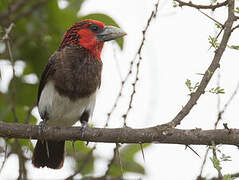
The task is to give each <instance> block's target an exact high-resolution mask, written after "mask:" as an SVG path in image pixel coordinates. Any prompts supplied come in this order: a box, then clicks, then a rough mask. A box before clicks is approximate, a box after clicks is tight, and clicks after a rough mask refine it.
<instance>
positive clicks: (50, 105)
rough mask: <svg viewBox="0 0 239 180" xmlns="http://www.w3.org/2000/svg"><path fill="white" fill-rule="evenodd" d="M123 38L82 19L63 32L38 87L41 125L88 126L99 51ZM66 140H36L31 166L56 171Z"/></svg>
mask: <svg viewBox="0 0 239 180" xmlns="http://www.w3.org/2000/svg"><path fill="white" fill-rule="evenodd" d="M124 35H126V33H125V32H124V31H122V30H121V29H120V28H117V27H114V26H105V25H104V24H103V23H102V22H99V21H95V20H83V21H80V22H78V23H76V24H74V25H72V26H71V27H70V28H69V29H68V30H67V32H66V33H65V35H64V37H63V40H62V42H61V44H60V46H59V48H58V50H57V51H56V52H55V53H54V54H53V55H52V56H51V57H50V58H49V61H48V63H47V65H46V67H45V69H44V71H43V73H42V76H41V80H40V85H39V88H38V97H37V106H38V110H39V113H40V116H41V119H42V120H43V121H42V125H43V126H44V127H45V126H72V125H74V124H75V123H76V122H77V121H80V122H81V123H82V125H85V124H87V123H88V120H89V118H90V117H91V116H92V113H93V111H94V106H95V101H96V95H97V91H98V89H99V87H100V84H101V70H102V61H101V58H100V56H101V51H102V48H103V45H104V42H106V41H110V40H114V39H117V38H120V37H122V36H124ZM64 149H65V141H64V140H63V141H57V140H38V141H37V144H36V147H35V149H34V153H33V158H32V163H33V165H34V166H35V167H38V168H39V167H45V166H46V167H48V168H52V169H59V168H61V167H62V166H63V163H64V152H65V150H64Z"/></svg>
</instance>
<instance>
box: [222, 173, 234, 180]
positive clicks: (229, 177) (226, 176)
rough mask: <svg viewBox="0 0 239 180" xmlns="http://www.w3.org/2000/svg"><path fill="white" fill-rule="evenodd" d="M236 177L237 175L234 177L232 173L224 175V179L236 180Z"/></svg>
mask: <svg viewBox="0 0 239 180" xmlns="http://www.w3.org/2000/svg"><path fill="white" fill-rule="evenodd" d="M234 179H236V178H235V177H232V176H231V175H230V174H225V175H224V176H223V180H234Z"/></svg>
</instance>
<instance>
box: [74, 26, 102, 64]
mask: <svg viewBox="0 0 239 180" xmlns="http://www.w3.org/2000/svg"><path fill="white" fill-rule="evenodd" d="M78 34H79V36H80V38H79V40H78V45H80V46H82V47H84V48H86V49H88V50H89V51H90V52H91V54H92V55H93V56H95V57H96V58H97V59H98V60H100V55H101V51H102V48H103V46H104V42H99V41H98V39H97V38H96V35H95V34H94V33H92V32H91V31H90V30H89V29H82V30H81V31H79V32H78Z"/></svg>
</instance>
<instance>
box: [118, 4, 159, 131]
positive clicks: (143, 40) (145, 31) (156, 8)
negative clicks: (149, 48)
mask: <svg viewBox="0 0 239 180" xmlns="http://www.w3.org/2000/svg"><path fill="white" fill-rule="evenodd" d="M158 6H159V0H158V1H157V3H156V4H155V9H154V10H153V11H152V13H151V15H150V17H149V19H148V21H147V24H146V27H145V29H144V30H143V31H142V33H143V38H142V41H141V44H140V46H139V49H138V52H137V55H138V56H139V59H138V62H137V64H136V74H135V80H134V82H133V83H132V86H133V91H132V93H131V95H130V101H129V105H128V108H127V111H126V113H125V114H124V115H123V116H122V117H123V119H124V127H126V126H127V125H126V119H127V116H128V114H129V112H130V110H131V109H132V103H133V98H134V96H135V93H136V84H137V82H138V81H139V67H140V63H141V61H142V54H141V51H142V48H143V46H144V42H145V39H146V33H147V31H148V28H149V26H150V24H151V22H152V19H153V18H156V15H157V12H158Z"/></svg>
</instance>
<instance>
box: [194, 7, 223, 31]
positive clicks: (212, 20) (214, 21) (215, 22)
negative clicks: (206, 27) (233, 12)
mask: <svg viewBox="0 0 239 180" xmlns="http://www.w3.org/2000/svg"><path fill="white" fill-rule="evenodd" d="M198 11H199V12H200V13H202V14H203V15H205V16H206V17H208V18H209V19H211V20H212V21H214V22H215V23H217V24H219V25H220V26H221V27H222V28H223V24H222V23H220V22H219V21H217V20H216V19H214V18H212V17H211V16H209V15H207V14H206V13H205V12H203V11H201V10H200V9H198Z"/></svg>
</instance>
